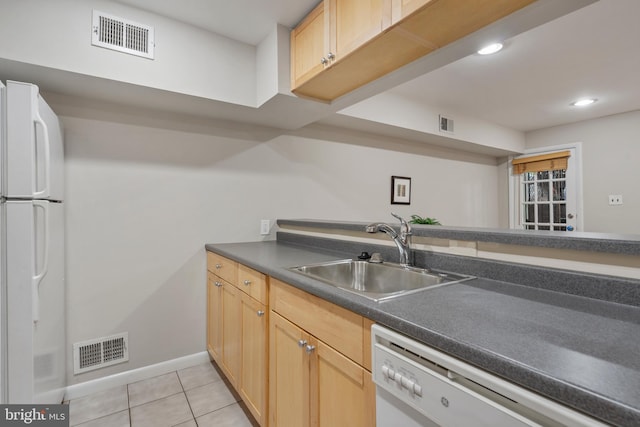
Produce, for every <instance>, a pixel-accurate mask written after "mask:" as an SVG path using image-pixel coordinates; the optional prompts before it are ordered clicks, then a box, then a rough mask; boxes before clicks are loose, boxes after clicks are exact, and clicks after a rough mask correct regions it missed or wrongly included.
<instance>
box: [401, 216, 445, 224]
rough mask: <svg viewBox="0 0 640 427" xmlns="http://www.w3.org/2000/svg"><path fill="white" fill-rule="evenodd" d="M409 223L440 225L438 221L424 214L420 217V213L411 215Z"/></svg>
mask: <svg viewBox="0 0 640 427" xmlns="http://www.w3.org/2000/svg"><path fill="white" fill-rule="evenodd" d="M409 222H410V223H411V224H429V225H442V224H440V221H438V220H437V219H435V218H429V217H427V216H425V217H424V218H422V217H421V216H420V215H411V221H409Z"/></svg>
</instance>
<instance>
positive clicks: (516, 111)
mask: <svg viewBox="0 0 640 427" xmlns="http://www.w3.org/2000/svg"><path fill="white" fill-rule="evenodd" d="M118 2H120V3H123V4H127V5H129V6H134V7H137V8H140V9H144V10H147V11H150V12H155V13H158V14H161V15H165V16H168V17H171V18H174V19H178V20H180V21H183V22H185V23H188V24H192V25H194V26H197V27H200V28H203V29H206V30H209V31H212V32H215V33H218V34H221V35H224V36H227V37H230V38H233V39H236V40H239V41H242V42H245V43H249V44H253V45H255V44H257V43H259V42H260V41H261V40H262V39H263V38H264V37H265V36H266V35H267V34H268V33H269V32H270V31H271V30H272V29H273V27H274V25H275V24H276V23H279V24H282V25H285V26H287V27H293V26H295V24H296V23H297V22H299V21H300V19H302V17H304V16H305V14H306V13H307V12H308V11H309V10H311V9H312V8H313V6H314V5H315V4H316V3H317V0H234V1H228V0H183V1H180V2H168V1H157V0H118ZM247 11H251V13H247ZM638 16H640V1H638V0H600V1H598V2H596V3H594V4H592V5H590V6H587V7H585V8H583V9H579V10H577V11H575V12H573V13H570V14H569V15H566V16H564V17H561V18H558V19H556V20H554V21H551V22H549V23H547V24H544V25H541V26H539V27H537V28H534V29H532V30H529V31H527V32H525V33H522V34H520V35H518V36H515V37H513V38H511V39H508V40H505V41H504V43H505V48H504V49H503V50H502V51H501V52H500V53H498V54H495V55H492V56H480V55H471V56H468V57H466V58H463V59H460V60H458V61H456V62H453V63H451V64H449V65H446V66H444V67H442V68H439V69H437V70H435V71H432V72H429V73H427V74H425V75H423V76H420V77H418V78H416V79H414V80H411V81H409V82H407V83H403V84H401V85H400V86H397V87H395V88H393V89H391V90H390V91H391V92H393V93H394V94H395V95H398V96H403V97H406V98H408V99H410V100H411V101H412V102H424V103H428V104H429V105H431V106H436V107H439V108H442V109H446V110H448V111H451V112H452V114H453V117H452V118H454V119H455V113H456V112H458V113H460V114H464V115H466V116H472V117H477V118H480V119H484V120H487V121H490V122H493V123H497V124H500V125H503V126H506V127H509V128H513V129H516V130H520V131H530V130H535V129H540V128H546V127H551V126H556V125H560V124H564V123H571V122H576V121H580V120H587V119H592V118H596V117H602V116H606V115H611V114H617V113H621V112H626V111H632V110H637V109H640V84H639V80H638V76H639V75H640V49H639V48H638V46H637V43H638V41H639V40H640V25H638V24H637V18H638ZM586 96H588V97H595V98H597V99H598V102H596V103H595V104H594V105H592V106H591V107H584V108H577V107H571V106H570V105H569V104H570V103H571V102H573V101H575V100H576V99H578V98H581V97H586Z"/></svg>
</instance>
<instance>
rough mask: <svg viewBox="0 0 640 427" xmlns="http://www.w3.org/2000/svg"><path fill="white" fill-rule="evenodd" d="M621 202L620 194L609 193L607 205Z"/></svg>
mask: <svg viewBox="0 0 640 427" xmlns="http://www.w3.org/2000/svg"><path fill="white" fill-rule="evenodd" d="M621 204H622V194H609V205H610V206H615V205H621Z"/></svg>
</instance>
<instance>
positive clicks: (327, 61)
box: [320, 56, 329, 65]
mask: <svg viewBox="0 0 640 427" xmlns="http://www.w3.org/2000/svg"><path fill="white" fill-rule="evenodd" d="M320 63H321V64H322V65H327V64H328V63H329V60H328V59H327V58H325V57H324V56H323V57H322V59H321V60H320Z"/></svg>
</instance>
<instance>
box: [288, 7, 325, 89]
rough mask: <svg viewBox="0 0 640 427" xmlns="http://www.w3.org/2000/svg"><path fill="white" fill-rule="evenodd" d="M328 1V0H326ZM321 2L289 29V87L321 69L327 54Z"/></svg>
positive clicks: (295, 85)
mask: <svg viewBox="0 0 640 427" xmlns="http://www.w3.org/2000/svg"><path fill="white" fill-rule="evenodd" d="M327 1H328V0H327ZM324 8H325V5H324V2H321V3H320V4H319V5H318V6H317V7H316V8H315V9H314V10H313V11H312V12H311V13H309V15H307V17H306V18H305V19H304V20H303V21H302V22H301V23H300V24H299V25H298V26H297V27H296V28H295V29H294V30H293V31H291V88H292V89H293V88H296V87H298V86H300V85H301V84H302V83H304V82H306V81H307V80H309V79H310V78H311V77H313V76H315V75H317V74H318V73H319V72H320V71H322V70H323V68H324V66H325V64H323V63H322V62H321V60H322V58H323V57H325V56H326V54H327V47H328V43H329V39H328V37H329V33H328V26H327V25H326V22H325V12H324Z"/></svg>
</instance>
